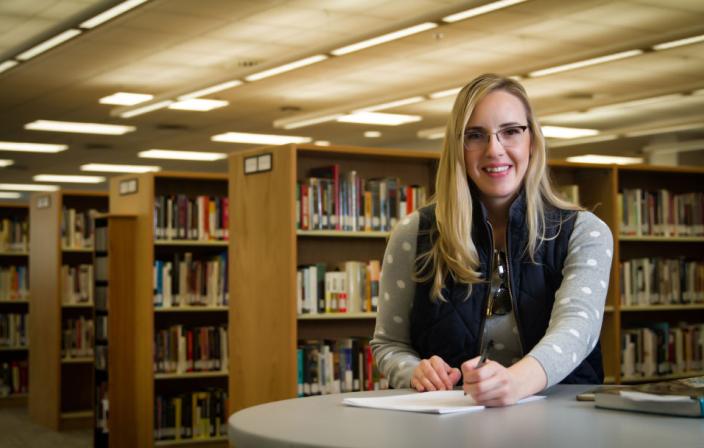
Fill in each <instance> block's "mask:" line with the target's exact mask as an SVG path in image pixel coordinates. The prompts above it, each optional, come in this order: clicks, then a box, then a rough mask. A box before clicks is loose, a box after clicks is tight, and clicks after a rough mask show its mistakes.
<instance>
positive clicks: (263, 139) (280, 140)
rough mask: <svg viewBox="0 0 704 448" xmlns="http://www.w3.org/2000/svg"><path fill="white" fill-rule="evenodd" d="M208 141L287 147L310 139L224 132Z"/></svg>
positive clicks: (294, 136)
mask: <svg viewBox="0 0 704 448" xmlns="http://www.w3.org/2000/svg"><path fill="white" fill-rule="evenodd" d="M210 140H212V141H214V142H223V143H254V144H260V145H287V144H289V143H299V144H300V143H309V142H310V141H311V140H313V139H312V138H310V137H300V136H296V135H273V134H251V133H247V132H225V133H224V134H218V135H213V136H212V137H210Z"/></svg>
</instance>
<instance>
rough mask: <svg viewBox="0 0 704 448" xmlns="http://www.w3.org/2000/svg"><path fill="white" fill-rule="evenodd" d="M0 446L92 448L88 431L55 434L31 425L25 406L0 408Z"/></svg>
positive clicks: (80, 430)
mask: <svg viewBox="0 0 704 448" xmlns="http://www.w3.org/2000/svg"><path fill="white" fill-rule="evenodd" d="M0 446H1V447H3V448H26V447H28V446H31V447H32V448H56V447H61V448H84V447H90V446H93V432H92V430H90V429H74V430H68V431H62V432H56V431H52V430H50V429H48V428H47V427H45V426H42V425H38V424H36V423H33V422H32V420H31V419H30V418H29V413H28V411H27V407H26V406H8V407H2V408H0Z"/></svg>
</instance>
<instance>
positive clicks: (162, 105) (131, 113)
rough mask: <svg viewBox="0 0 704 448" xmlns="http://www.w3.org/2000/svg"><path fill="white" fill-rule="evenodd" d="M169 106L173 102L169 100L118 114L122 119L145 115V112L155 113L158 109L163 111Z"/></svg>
mask: <svg viewBox="0 0 704 448" xmlns="http://www.w3.org/2000/svg"><path fill="white" fill-rule="evenodd" d="M171 104H173V101H171V100H166V101H160V102H158V103H153V104H148V105H146V106H144V107H138V108H137V109H132V110H128V111H127V112H122V113H121V114H120V117H122V118H132V117H136V116H137V115H142V114H146V113H147V112H152V111H155V110H158V109H163V108H165V107H167V106H169V105H171Z"/></svg>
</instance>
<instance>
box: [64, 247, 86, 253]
mask: <svg viewBox="0 0 704 448" xmlns="http://www.w3.org/2000/svg"><path fill="white" fill-rule="evenodd" d="M61 252H77V253H86V254H92V253H93V248H92V247H91V248H85V247H66V246H61Z"/></svg>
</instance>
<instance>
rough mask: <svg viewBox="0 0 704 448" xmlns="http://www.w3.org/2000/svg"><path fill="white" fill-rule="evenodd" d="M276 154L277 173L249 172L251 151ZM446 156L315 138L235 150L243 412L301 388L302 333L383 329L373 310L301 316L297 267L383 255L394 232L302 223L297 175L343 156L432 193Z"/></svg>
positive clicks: (236, 369)
mask: <svg viewBox="0 0 704 448" xmlns="http://www.w3.org/2000/svg"><path fill="white" fill-rule="evenodd" d="M266 154H271V156H272V160H271V167H272V169H271V170H270V171H265V172H259V173H254V174H245V170H244V163H245V159H246V158H249V157H257V156H261V155H266ZM438 158H439V153H437V152H434V151H404V150H394V149H386V148H359V147H342V146H335V147H326V148H323V147H318V146H314V145H290V146H280V147H267V148H260V149H255V150H248V151H241V152H237V153H233V154H232V155H231V156H230V160H229V164H230V198H231V199H230V217H231V219H230V235H231V236H232V238H231V239H232V247H233V248H235V249H233V252H232V253H233V256H232V257H231V260H232V262H231V264H230V276H229V277H230V294H231V299H232V309H231V311H230V322H231V326H230V329H231V330H230V339H231V341H232V343H231V344H230V347H231V354H232V358H231V366H230V371H231V375H230V389H231V390H235V391H237V393H236V394H234V408H233V410H234V411H236V410H239V409H242V408H245V407H249V406H253V405H256V404H259V403H264V402H269V401H274V400H281V399H286V398H292V397H295V396H296V393H297V380H296V378H297V373H296V372H297V360H296V348H297V341H298V339H309V338H324V337H325V338H328V337H329V338H338V337H366V338H370V337H371V336H372V333H373V328H374V319H373V316H371V315H354V314H351V315H349V316H344V317H343V316H342V315H341V314H340V315H337V314H335V315H332V314H331V315H330V316H316V317H313V316H310V317H309V316H300V318H299V316H297V305H296V267H297V266H298V265H302V264H310V263H316V262H327V263H329V264H332V263H339V262H342V261H345V260H360V261H367V260H371V259H377V260H381V259H382V257H383V253H384V249H385V245H386V240H387V238H388V236H389V232H381V231H374V232H346V231H344V232H343V231H331V230H319V231H318V230H315V231H313V230H299V229H297V226H296V182H297V181H299V180H304V179H305V178H307V177H308V172H309V170H310V169H312V168H318V167H323V166H329V165H332V164H339V166H340V172H341V173H345V172H349V171H352V170H354V171H357V173H358V174H359V176H360V177H362V178H383V177H388V176H395V177H399V178H400V180H401V183H402V184H417V185H423V186H425V187H426V191H427V195H428V196H430V195H431V194H432V192H433V188H434V179H435V171H436V165H437V161H438ZM235 279H246V280H247V281H242V280H240V281H237V280H235ZM237 341H240V342H239V343H237ZM242 341H251V343H242ZM254 341H256V343H254ZM262 353H266V356H262Z"/></svg>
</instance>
